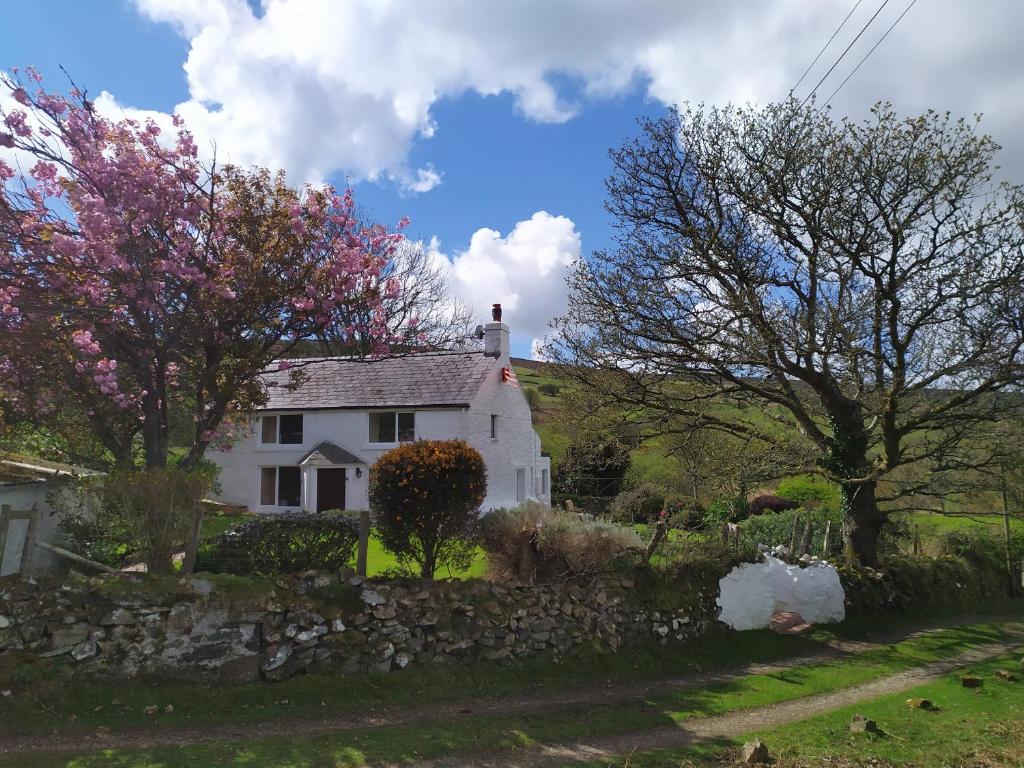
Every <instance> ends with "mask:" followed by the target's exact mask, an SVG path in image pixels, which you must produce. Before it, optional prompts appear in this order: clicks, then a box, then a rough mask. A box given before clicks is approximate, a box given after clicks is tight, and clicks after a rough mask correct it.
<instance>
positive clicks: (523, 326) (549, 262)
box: [427, 211, 582, 350]
mask: <svg viewBox="0 0 1024 768" xmlns="http://www.w3.org/2000/svg"><path fill="white" fill-rule="evenodd" d="M427 247H428V248H429V250H430V252H431V253H432V254H433V255H434V258H435V259H436V260H437V261H438V263H441V260H443V261H444V265H446V266H447V268H448V270H449V283H450V286H451V289H452V293H453V294H455V295H456V296H457V297H458V298H460V299H461V300H462V301H464V302H465V303H467V304H468V305H469V306H471V307H472V308H473V311H474V313H475V315H476V317H477V322H480V323H485V322H489V321H490V308H491V305H492V304H494V303H499V304H501V306H502V311H503V316H502V319H503V321H504V322H505V323H506V324H508V325H509V327H510V328H511V329H512V334H513V337H514V338H516V339H524V338H525V339H530V340H531V342H532V344H531V348H532V349H533V350H536V348H537V347H538V342H539V341H540V340H541V339H542V338H543V336H544V334H545V333H547V331H548V323H549V322H550V321H551V319H552V318H554V317H557V316H558V315H561V314H563V313H564V312H565V309H566V285H565V278H566V275H567V274H568V271H569V267H570V265H571V264H572V263H573V261H574V260H575V259H577V258H578V257H579V256H580V254H581V252H582V242H581V240H580V233H579V232H577V231H576V226H575V225H574V224H573V222H572V220H571V219H568V218H566V217H565V216H553V215H551V214H550V213H548V212H547V211H537V212H536V213H535V214H533V216H531V217H530V218H529V219H526V220H525V221H520V222H518V223H517V224H516V225H515V226H514V227H513V228H512V231H511V232H509V233H508V235H507V236H505V237H502V235H501V233H500V232H497V231H495V230H493V229H487V228H482V229H478V230H477V231H476V232H475V233H473V236H472V238H470V241H469V247H468V248H467V249H466V250H464V251H461V252H459V253H456V254H454V255H453V256H447V255H445V254H443V253H442V252H441V250H440V243H439V242H438V241H437V239H436V238H435V239H432V240H431V241H430V243H429V245H428V246H427Z"/></svg>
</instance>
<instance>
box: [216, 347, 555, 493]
mask: <svg viewBox="0 0 1024 768" xmlns="http://www.w3.org/2000/svg"><path fill="white" fill-rule="evenodd" d="M505 334H506V339H505V346H504V350H503V353H504V354H501V355H499V357H497V358H496V359H495V361H494V365H493V366H492V370H491V372H490V373H489V374H488V376H487V380H486V381H485V382H484V384H483V385H482V386H481V388H480V391H479V392H478V394H477V395H476V397H475V398H474V400H473V401H472V403H470V407H469V409H468V410H467V409H457V408H436V409H426V410H417V411H415V413H416V439H417V440H451V439H455V438H461V439H463V440H466V441H467V442H468V443H469V444H470V445H472V446H473V447H474V448H476V449H477V450H478V451H480V453H481V455H482V456H483V457H484V461H485V462H486V463H487V491H488V493H487V498H486V500H485V502H484V509H493V508H496V507H503V506H515V505H516V504H517V503H519V502H518V501H517V499H516V470H517V469H522V470H523V471H524V473H525V480H526V483H525V490H526V496H527V497H528V498H536V499H540V500H542V501H544V502H545V503H550V499H551V496H550V487H551V461H550V459H548V458H547V457H542V456H541V455H540V437H539V436H538V435H537V433H536V432H535V431H534V429H533V425H532V422H531V414H530V408H529V405H528V404H527V402H526V397H525V396H524V395H523V391H522V388H521V387H520V386H519V385H518V382H503V381H502V375H501V369H502V368H503V367H505V366H508V365H509V358H508V344H507V329H506V330H505ZM269 413H279V414H284V413H295V411H279V412H268V414H269ZM492 414H495V415H497V416H498V436H497V438H496V439H492V438H491V415H492ZM302 437H303V442H302V444H301V445H273V446H267V445H263V444H262V443H261V442H260V430H259V422H258V420H256V421H254V422H253V424H252V427H251V429H250V430H249V431H248V432H247V434H246V435H245V436H244V437H243V438H242V439H241V440H240V441H239V442H237V443H235V444H234V445H233V446H232V448H231V450H230V451H228V452H216V451H214V452H211V453H210V454H208V456H209V458H210V459H212V460H213V461H214V462H216V463H217V465H218V466H219V467H220V478H219V481H220V486H221V491H220V494H219V495H218V500H220V501H223V502H226V503H228V504H237V505H240V506H244V507H248V508H249V509H251V510H253V511H258V512H285V511H289V508H287V507H279V506H277V505H272V506H265V505H262V504H260V470H261V468H262V467H273V466H295V465H296V464H297V463H298V461H299V460H300V459H301V458H302V457H303V456H304V455H305V454H306V453H308V452H309V451H310V450H311V449H312V448H313V447H315V446H316V445H317V444H318V443H320V442H323V441H325V440H327V441H329V442H332V443H335V444H336V445H339V446H341V447H342V448H344V449H346V450H347V451H349V452H350V453H352V454H355V455H356V456H358V457H359V458H361V459H363V461H364V462H365V464H364V465H362V466H361V467H359V469H360V470H361V474H362V477H356V472H355V470H356V468H357V467H356V466H355V465H353V466H350V467H349V469H348V472H347V480H346V482H347V485H346V489H345V500H346V506H347V507H348V508H349V509H367V508H368V507H369V501H368V497H367V491H368V481H369V471H368V468H369V466H370V465H372V464H373V463H374V462H375V461H376V460H377V459H378V458H379V457H380V455H381V454H382V453H384V452H385V451H387V450H388V449H390V448H392V447H394V445H379V444H371V443H370V442H369V411H356V410H336V411H310V412H306V413H304V414H303V433H302ZM315 469H316V468H315V467H312V466H307V467H303V475H302V485H303V492H302V506H301V507H297V508H293V509H300V508H304V509H307V510H314V509H316V482H315ZM545 472H546V473H547V482H546V490H547V492H546V493H545V492H544V491H545V489H544V488H543V487H542V486H543V484H544V473H545Z"/></svg>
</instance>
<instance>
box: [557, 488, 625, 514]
mask: <svg viewBox="0 0 1024 768" xmlns="http://www.w3.org/2000/svg"><path fill="white" fill-rule="evenodd" d="M611 503H612V499H610V498H609V497H607V496H581V495H579V494H576V493H552V494H551V506H553V507H562V508H565V509H568V508H569V504H572V506H573V509H574V511H576V512H583V513H585V514H588V515H593V516H594V517H601V516H602V515H606V514H607V513H608V507H609V506H610V505H611Z"/></svg>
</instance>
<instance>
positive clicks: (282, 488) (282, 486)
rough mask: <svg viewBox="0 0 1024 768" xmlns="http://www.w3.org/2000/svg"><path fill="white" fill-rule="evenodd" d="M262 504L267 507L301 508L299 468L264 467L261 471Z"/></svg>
mask: <svg viewBox="0 0 1024 768" xmlns="http://www.w3.org/2000/svg"><path fill="white" fill-rule="evenodd" d="M260 504H261V505H263V506H265V507H298V506H301V505H302V472H301V470H300V469H299V468H298V467H263V468H262V469H261V470H260Z"/></svg>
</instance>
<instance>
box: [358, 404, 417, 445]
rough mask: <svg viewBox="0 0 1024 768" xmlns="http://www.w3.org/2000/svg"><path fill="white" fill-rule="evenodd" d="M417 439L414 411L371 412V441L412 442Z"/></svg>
mask: <svg viewBox="0 0 1024 768" xmlns="http://www.w3.org/2000/svg"><path fill="white" fill-rule="evenodd" d="M415 439H416V414H415V413H414V412H412V411H373V412H372V413H370V436H369V441H370V442H371V443H411V442H412V441H413V440H415Z"/></svg>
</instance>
